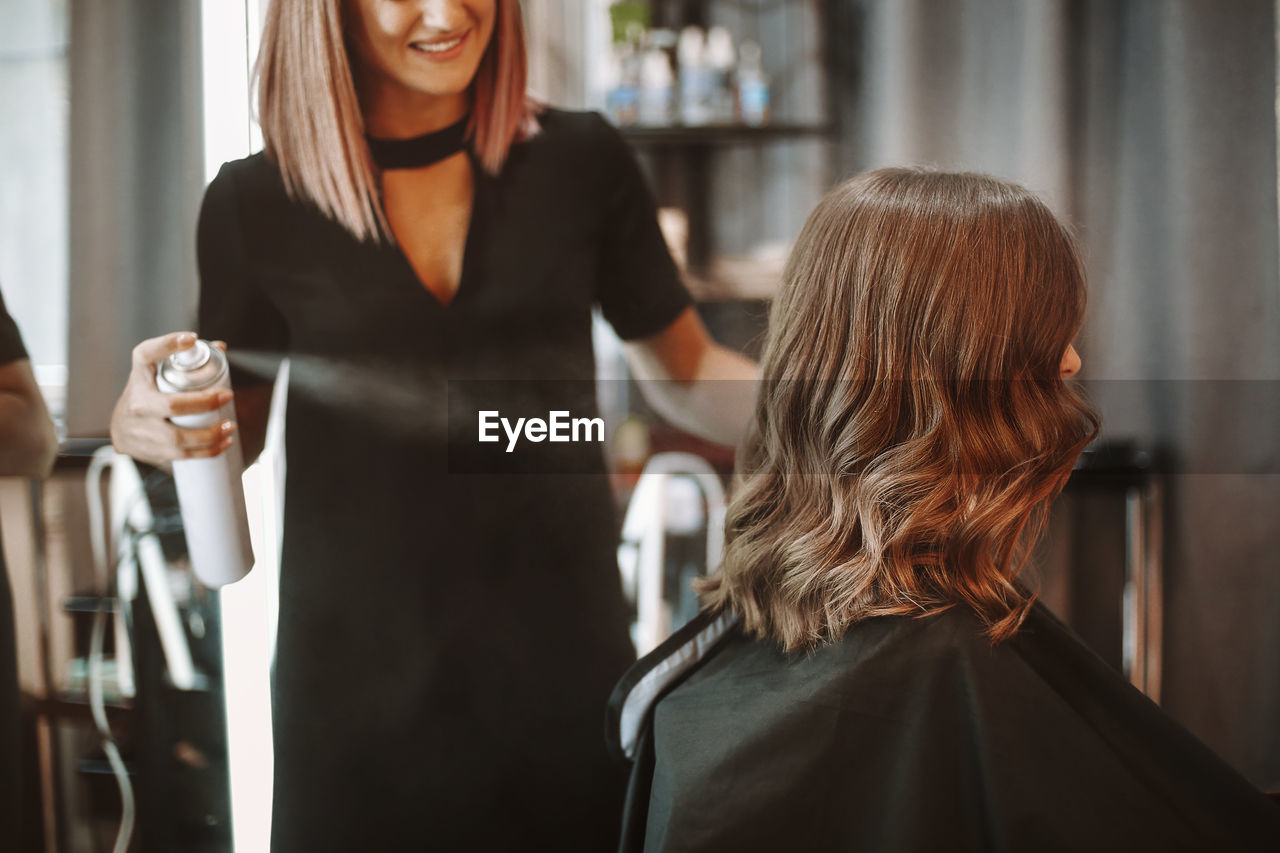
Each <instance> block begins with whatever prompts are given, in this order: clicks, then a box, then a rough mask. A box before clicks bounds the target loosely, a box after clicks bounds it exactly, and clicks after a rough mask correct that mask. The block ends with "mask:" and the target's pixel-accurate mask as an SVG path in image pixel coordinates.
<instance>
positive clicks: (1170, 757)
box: [611, 169, 1280, 853]
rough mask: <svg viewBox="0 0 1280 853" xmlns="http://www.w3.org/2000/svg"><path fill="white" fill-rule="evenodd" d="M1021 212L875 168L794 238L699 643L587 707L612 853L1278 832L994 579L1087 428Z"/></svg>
mask: <svg viewBox="0 0 1280 853" xmlns="http://www.w3.org/2000/svg"><path fill="white" fill-rule="evenodd" d="M1084 302H1085V284H1084V276H1083V270H1082V266H1081V262H1080V258H1079V256H1078V254H1077V251H1076V248H1075V245H1074V243H1073V241H1072V239H1071V237H1070V236H1069V234H1068V233H1067V231H1066V230H1065V229H1064V228H1063V226H1062V225H1061V224H1060V223H1059V222H1058V221H1057V220H1056V219H1055V218H1054V216H1053V214H1052V213H1050V212H1049V210H1048V209H1047V208H1046V207H1045V206H1044V205H1043V204H1042V203H1041V202H1040V201H1038V200H1037V199H1036V198H1035V197H1034V196H1033V195H1031V194H1030V193H1029V192H1027V191H1026V190H1024V189H1022V188H1021V187H1018V186H1016V185H1013V184H1009V183H1006V182H1004V181H1000V180H996V179H994V178H990V177H986V176H981V175H971V174H946V173H940V172H931V171H923V170H909V169H886V170H882V171H877V172H871V173H868V174H865V175H861V176H859V177H857V178H854V179H853V180H851V181H849V182H848V183H846V184H844V185H842V186H840V187H839V188H837V189H836V190H835V191H833V192H832V193H831V194H830V195H828V196H827V198H826V199H824V200H823V202H822V203H821V204H820V205H819V206H818V208H817V210H815V211H814V213H813V214H812V216H810V218H809V221H808V223H807V224H806V225H805V227H804V230H803V232H802V233H801V235H800V237H799V240H798V241H797V244H796V247H795V250H794V252H793V254H792V256H791V259H790V262H789V264H788V266H787V269H786V272H785V275H784V279H783V283H782V287H781V291H780V293H779V294H778V297H777V300H776V301H775V303H774V306H773V312H772V316H771V318H770V331H769V339H768V343H767V345H766V351H765V357H764V364H763V367H764V386H763V387H762V390H761V394H760V400H759V403H758V406H757V410H756V423H755V427H754V430H753V434H752V436H751V437H750V438H749V439H748V442H747V446H746V448H745V449H744V452H743V453H742V454H741V457H740V458H741V467H740V472H739V477H738V483H737V491H736V494H735V497H734V499H733V502H732V504H731V506H730V509H729V516H728V521H727V524H726V532H727V537H728V542H727V547H726V551H725V557H724V562H723V564H722V565H721V566H720V568H719V571H718V573H717V574H715V575H713V576H712V577H710V578H708V579H707V580H706V581H705V582H704V583H703V585H702V587H701V592H702V595H703V600H704V604H705V605H706V607H705V610H704V612H703V613H702V615H700V616H699V617H698V619H696V620H695V621H694V622H693V623H691V624H690V625H688V626H686V627H685V628H684V629H682V630H681V631H680V632H678V633H677V634H676V635H675V636H674V637H672V638H671V639H670V640H669V641H668V642H667V643H665V644H664V645H663V646H662V647H660V648H659V649H658V650H656V651H655V652H654V653H653V654H652V655H649V656H648V657H646V658H645V659H644V660H642V661H641V662H640V663H638V664H637V665H636V666H635V667H634V668H633V669H632V670H631V671H630V672H629V673H628V674H627V676H626V677H625V678H624V679H623V681H622V683H620V684H619V685H618V688H617V689H616V690H615V693H614V698H613V701H612V703H611V712H612V714H613V716H614V720H613V723H614V725H613V727H612V728H611V731H612V732H613V733H614V734H615V735H616V736H617V739H618V742H617V744H616V746H617V747H618V748H619V749H621V750H622V751H624V752H625V753H626V754H627V755H628V756H629V757H630V758H631V759H632V760H633V761H634V767H633V772H632V777H631V787H630V791H629V795H628V803H627V810H626V815H625V828H624V836H623V839H622V849H623V850H624V851H631V850H646V851H674V850H680V851H728V850H732V851H757V850H758V851H783V850H785V851H798V850H815V851H817V850H820V851H840V850H866V851H937V850H947V851H971V850H974V851H976V850H984V851H985V850H997V851H1004V850H1009V851H1024V850H1025V851H1037V853H1043V851H1059V850H1081V851H1100V850H1161V851H1172V850H1188V851H1190V850H1195V851H1200V850H1205V851H1209V850H1221V851H1226V850H1232V851H1243V850H1280V809H1277V808H1276V807H1275V806H1274V805H1272V804H1271V803H1270V802H1269V801H1268V800H1267V799H1266V798H1265V797H1264V796H1263V795H1262V794H1260V793H1259V792H1257V791H1256V790H1254V789H1253V788H1252V787H1251V786H1250V785H1249V784H1248V782H1246V781H1245V780H1244V779H1243V778H1242V777H1240V776H1238V775H1237V774H1236V773H1235V772H1234V771H1233V770H1232V769H1230V768H1229V767H1228V766H1227V765H1226V764H1225V763H1223V762H1222V761H1221V760H1220V759H1218V758H1217V757H1216V756H1215V755H1213V753H1211V752H1210V751H1209V750H1208V749H1207V748H1206V747H1205V746H1203V745H1202V744H1201V743H1199V742H1198V741H1197V740H1196V739H1195V738H1194V737H1192V736H1191V735H1190V734H1188V733H1187V732H1186V731H1184V730H1183V729H1181V728H1180V727H1179V726H1178V725H1177V724H1175V723H1174V722H1173V721H1172V720H1171V719H1170V718H1169V717H1167V716H1166V715H1165V714H1164V713H1163V712H1162V711H1161V710H1160V709H1159V708H1158V707H1157V706H1156V705H1154V704H1153V703H1151V702H1150V701H1148V700H1147V699H1146V697H1144V696H1143V695H1142V694H1141V693H1139V692H1138V691H1137V690H1136V689H1134V688H1133V687H1131V686H1130V685H1129V684H1128V683H1126V682H1125V680H1124V679H1123V678H1122V677H1121V676H1120V675H1119V674H1117V673H1116V672H1114V671H1113V670H1111V669H1110V668H1109V667H1108V666H1106V665H1105V664H1104V663H1103V662H1102V661H1101V660H1100V659H1098V658H1097V657H1095V656H1094V655H1093V654H1092V653H1091V652H1089V651H1088V650H1087V649H1086V648H1085V647H1084V646H1082V645H1081V644H1080V643H1079V642H1078V641H1077V640H1076V639H1075V638H1074V636H1073V635H1072V634H1071V633H1070V632H1069V631H1068V630H1067V629H1066V628H1065V627H1064V626H1063V625H1062V624H1061V623H1059V622H1058V621H1057V620H1056V619H1055V618H1054V617H1053V616H1052V615H1051V614H1050V613H1049V612H1048V611H1047V610H1045V609H1044V608H1043V607H1042V606H1041V605H1039V604H1036V603H1034V596H1033V595H1032V594H1031V593H1030V592H1029V591H1028V590H1027V589H1026V588H1024V587H1023V586H1021V585H1019V583H1018V582H1017V581H1016V578H1017V576H1018V574H1019V570H1020V569H1021V568H1022V567H1023V565H1024V562H1025V561H1026V557H1027V553H1028V550H1029V549H1030V547H1031V545H1032V544H1033V543H1034V541H1035V539H1036V537H1037V534H1038V533H1039V532H1040V530H1041V528H1042V526H1043V522H1044V518H1045V513H1046V511H1047V510H1048V507H1049V504H1050V503H1051V502H1052V500H1053V499H1054V497H1055V496H1056V495H1057V494H1058V492H1059V491H1060V490H1061V489H1062V487H1063V485H1064V483H1065V482H1066V480H1067V478H1068V476H1069V475H1070V473H1071V469H1072V466H1073V464H1074V463H1075V460H1076V457H1077V456H1078V454H1079V453H1080V451H1081V449H1082V448H1084V446H1085V445H1086V444H1087V443H1088V442H1089V441H1090V439H1091V438H1092V437H1093V436H1094V435H1095V433H1096V432H1097V427H1098V421H1097V417H1096V416H1095V414H1094V413H1093V411H1092V410H1091V409H1090V407H1089V406H1088V405H1087V404H1086V403H1085V402H1083V401H1082V400H1081V398H1080V397H1079V396H1077V393H1076V391H1074V390H1073V389H1072V387H1071V385H1070V384H1069V383H1068V382H1066V381H1065V380H1066V379H1067V378H1068V377H1070V376H1071V374H1073V373H1074V372H1075V371H1076V370H1077V369H1078V368H1079V366H1080V360H1079V358H1078V356H1077V355H1076V352H1075V350H1074V349H1073V348H1072V340H1073V339H1074V337H1075V335H1076V332H1077V331H1078V330H1079V328H1080V323H1081V319H1082V317H1083V312H1084Z"/></svg>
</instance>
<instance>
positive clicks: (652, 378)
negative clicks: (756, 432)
mask: <svg viewBox="0 0 1280 853" xmlns="http://www.w3.org/2000/svg"><path fill="white" fill-rule="evenodd" d="M627 361H628V363H629V364H630V366H631V369H632V372H633V373H634V374H635V375H636V377H637V378H638V379H640V380H641V382H640V389H641V392H642V393H643V394H644V398H645V400H646V401H647V402H648V403H649V404H650V405H651V406H653V407H654V408H655V409H656V410H657V411H658V413H659V414H661V415H662V416H663V417H664V418H666V419H667V420H668V421H670V422H671V423H672V424H674V425H675V426H678V427H680V428H681V429H683V430H685V431H687V432H690V433H692V434H694V435H696V436H698V437H700V438H705V439H707V440H708V441H714V442H716V443H717V444H724V445H728V446H736V445H737V444H738V442H739V440H741V438H742V437H743V435H744V434H745V432H746V428H747V424H748V423H750V421H751V417H752V415H753V413H754V411H755V403H756V392H757V390H758V388H759V384H760V368H759V366H758V365H757V364H756V363H755V362H753V361H751V360H750V359H749V358H746V357H745V356H742V355H739V354H738V353H736V352H733V351H732V350H730V349H727V348H725V347H723V346H720V345H719V344H717V343H716V342H715V341H713V340H712V339H711V336H710V335H709V334H707V329H706V326H704V325H703V324H702V319H701V318H700V317H699V316H698V312H697V311H696V310H695V309H693V308H692V307H690V308H686V309H685V310H684V311H682V312H681V313H680V314H679V315H678V316H677V317H676V319H675V320H673V321H672V322H671V323H670V324H669V325H668V326H667V327H666V328H665V329H663V330H662V331H661V332H658V333H657V334H656V335H654V336H652V337H649V338H644V339H641V340H638V341H633V342H631V343H629V344H627Z"/></svg>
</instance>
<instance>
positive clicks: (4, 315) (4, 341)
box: [0, 296, 27, 364]
mask: <svg viewBox="0 0 1280 853" xmlns="http://www.w3.org/2000/svg"><path fill="white" fill-rule="evenodd" d="M26 357H27V348H26V347H24V346H23V345H22V335H21V334H19V333H18V324H17V323H15V322H13V318H12V317H10V316H9V312H8V310H6V309H5V307H4V297H3V296H0V364H8V363H9V362H11V361H17V360H18V359H22V358H26Z"/></svg>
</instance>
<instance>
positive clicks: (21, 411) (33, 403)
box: [0, 358, 58, 477]
mask: <svg viewBox="0 0 1280 853" xmlns="http://www.w3.org/2000/svg"><path fill="white" fill-rule="evenodd" d="M57 453H58V437H57V434H56V433H55V432H54V429H53V421H52V420H51V419H50V418H49V409H48V408H47V407H46V406H45V402H44V395H42V394H41V393H40V387H39V386H38V385H37V384H36V378H35V375H34V374H33V373H32V372H31V362H30V361H29V360H27V359H25V358H20V359H16V360H14V361H10V362H8V363H6V364H0V476H5V477H14V476H17V477H44V476H47V475H48V474H49V472H50V471H51V470H52V469H53V460H54V457H55V456H57Z"/></svg>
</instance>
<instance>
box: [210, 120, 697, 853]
mask: <svg viewBox="0 0 1280 853" xmlns="http://www.w3.org/2000/svg"><path fill="white" fill-rule="evenodd" d="M540 121H541V127H542V129H541V132H540V133H539V134H538V135H537V136H535V137H534V138H532V139H531V140H529V141H527V142H523V143H519V144H517V145H515V146H514V147H513V149H512V151H511V154H510V157H509V160H508V162H507V164H506V165H505V167H504V168H503V170H502V172H501V174H500V175H499V176H497V177H496V178H495V177H491V176H487V175H486V174H484V173H483V172H481V171H480V169H479V167H478V166H476V164H475V163H474V161H473V168H474V169H475V174H476V180H475V196H474V203H473V213H472V220H471V228H470V232H469V234H468V237H467V242H466V249H465V255H464V265H463V272H462V278H461V283H460V285H459V288H458V291H457V294H456V296H455V297H454V299H453V301H452V302H451V303H450V304H449V305H448V306H447V307H446V306H444V305H442V304H441V303H440V302H438V301H437V300H436V299H435V297H433V296H432V295H431V293H430V292H428V291H427V290H426V289H425V288H424V287H423V286H422V284H421V283H420V282H419V281H418V279H417V278H416V276H415V274H414V272H413V270H412V268H411V267H410V266H409V264H408V262H407V260H406V259H405V257H404V256H403V254H402V253H401V252H400V251H399V250H398V249H397V248H396V247H394V246H387V245H385V244H377V243H372V242H369V243H360V242H357V241H356V240H355V239H353V238H352V237H351V236H350V235H349V234H348V233H347V232H346V231H344V230H343V229H342V228H341V227H339V226H338V225H336V224H335V223H333V222H332V221H329V220H327V219H326V218H324V217H323V216H321V215H320V214H319V213H318V212H317V211H316V210H315V209H314V208H312V207H311V206H309V205H306V204H301V203H297V202H293V201H291V200H289V198H288V197H287V196H286V194H285V191H284V188H283V186H282V183H281V180H280V176H279V173H278V171H277V170H276V168H275V167H274V166H273V165H272V164H271V163H270V162H269V161H268V160H267V159H265V158H264V157H263V156H262V155H256V156H253V157H250V158H248V159H246V160H242V161H238V162H234V163H229V164H227V165H225V166H224V167H223V169H222V171H221V172H220V174H219V175H218V177H217V178H216V179H215V180H214V181H213V183H212V184H211V185H210V187H209V189H208V191H207V194H206V196H205V202H204V207H203V210H202V213H201V221H200V227H199V260H200V273H201V297H200V331H201V334H202V335H203V336H205V337H210V338H221V339H223V340H226V341H227V342H228V345H229V352H230V353H231V356H232V363H233V365H234V366H235V371H234V373H233V382H234V383H236V384H237V385H238V386H242V385H244V384H246V383H249V382H254V381H263V379H264V377H265V376H267V375H269V374H270V372H271V368H272V366H273V364H274V362H275V361H276V360H278V358H279V356H280V355H281V354H285V353H287V354H288V355H289V356H290V360H291V375H290V392H289V401H288V415H287V427H286V453H287V459H288V461H287V465H288V475H287V486H286V489H287V493H286V504H285V534H284V535H285V540H284V556H283V564H282V567H281V580H280V584H281V589H280V623H279V641H278V648H277V657H276V669H275V675H274V678H275V680H274V713H275V723H274V725H275V744H276V767H275V774H276V775H275V779H276V781H275V800H274V815H273V832H272V835H273V839H272V843H273V849H275V850H277V851H293V850H299V851H320V850H366V849H370V850H388V851H390V850H428V849H432V850H435V849H438V850H454V849H458V850H461V849H467V850H509V849H529V850H536V849H546V850H569V851H572V850H598V849H608V848H611V847H612V846H614V845H615V844H616V839H617V829H618V821H619V814H620V809H621V798H622V790H623V787H624V785H625V774H624V773H620V770H619V768H618V766H617V765H616V764H615V763H613V762H612V761H611V760H610V758H609V756H608V755H607V753H606V750H605V747H604V733H603V728H604V726H603V720H604V705H605V700H606V699H607V697H608V693H609V689H610V687H611V686H612V684H613V682H614V681H615V680H616V679H617V677H618V676H619V675H620V674H621V672H622V671H623V670H624V669H625V668H626V666H627V665H628V663H629V662H630V661H631V660H632V659H633V657H634V655H633V652H632V649H631V646H630V642H629V639H628V636H627V631H626V623H627V617H626V614H625V609H624V602H623V599H622V596H621V592H620V584H619V580H618V573H617V563H616V556H615V554H616V544H617V523H616V519H615V513H614V509H613V502H612V498H611V495H610V492H609V488H608V483H607V480H606V478H605V476H604V463H603V458H602V455H601V445H600V444H599V443H580V444H557V445H554V446H552V445H549V444H539V445H532V444H528V443H526V444H525V445H522V446H521V449H520V450H518V451H517V452H513V453H511V454H506V453H504V452H503V444H505V442H503V443H502V444H497V445H495V444H483V445H482V444H480V443H479V442H478V430H477V413H478V412H479V411H481V410H498V411H501V413H502V416H504V417H506V416H508V413H511V415H513V416H515V415H519V416H525V415H529V414H531V413H533V412H535V411H536V412H539V413H541V415H542V416H543V417H546V415H547V413H548V412H550V411H555V410H565V411H569V412H571V413H572V415H573V416H574V417H594V416H595V398H594V392H593V385H592V382H593V377H594V360H593V353H592V342H591V328H590V326H591V313H592V308H593V306H596V305H598V306H599V307H600V308H601V310H602V312H603V314H604V316H605V317H606V318H607V319H608V320H609V321H610V323H611V324H612V325H613V327H614V329H615V330H616V331H617V332H618V333H619V335H620V336H621V337H623V338H638V337H645V336H648V335H651V334H654V333H656V332H658V331H660V330H661V329H663V328H665V327H666V326H667V325H668V324H669V323H670V322H671V321H672V320H674V319H675V317H676V316H677V315H678V314H679V313H680V312H681V311H682V310H684V309H685V308H686V307H687V306H688V305H689V302H690V299H689V296H688V293H687V292H686V291H685V289H684V287H683V285H682V284H681V282H680V278H679V275H678V272H677V270H676V268H675V265H674V264H673V262H672V260H671V258H670V256H669V254H668V252H667V250H666V246H665V244H664V243H663V241H662V237H661V234H660V232H659V230H658V227H657V222H656V217H655V212H654V205H653V200H652V198H651V196H650V195H649V192H648V190H647V187H646V185H645V182H644V179H643V176H642V175H641V173H640V171H639V169H638V167H637V165H636V163H635V160H634V157H633V156H632V154H631V153H630V150H629V149H628V148H627V146H626V144H625V142H624V141H623V140H622V139H621V137H620V136H619V135H618V134H617V133H616V131H614V130H613V129H612V128H611V127H610V126H609V125H608V124H607V123H606V122H605V121H604V120H603V119H601V118H600V117H598V116H596V115H593V114H574V113H567V112H561V111H555V110H548V111H546V112H545V113H544V114H543V115H542V116H541V117H540ZM512 420H514V417H512ZM525 451H527V452H525ZM232 630H233V629H232Z"/></svg>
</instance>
